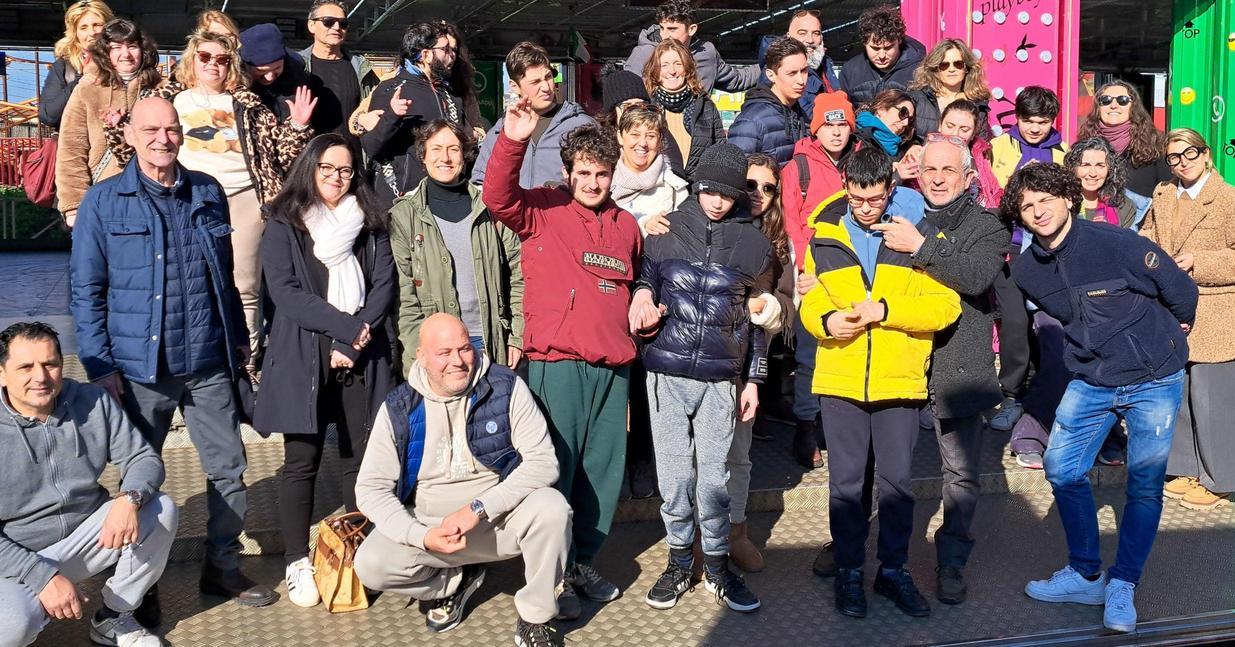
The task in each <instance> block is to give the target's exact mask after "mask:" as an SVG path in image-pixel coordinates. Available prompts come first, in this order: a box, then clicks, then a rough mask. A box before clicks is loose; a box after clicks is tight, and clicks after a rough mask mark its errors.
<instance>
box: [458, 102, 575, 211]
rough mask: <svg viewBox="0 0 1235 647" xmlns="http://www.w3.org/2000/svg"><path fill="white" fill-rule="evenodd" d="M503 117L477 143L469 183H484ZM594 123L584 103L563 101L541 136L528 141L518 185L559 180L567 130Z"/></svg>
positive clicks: (525, 186) (524, 185)
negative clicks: (563, 144)
mask: <svg viewBox="0 0 1235 647" xmlns="http://www.w3.org/2000/svg"><path fill="white" fill-rule="evenodd" d="M504 120H505V117H500V118H498V120H497V123H495V124H493V127H492V128H490V129H489V133H488V134H487V135H485V141H484V143H483V144H481V146H480V154H479V155H477V156H476V164H475V165H474V166H473V167H472V184H484V183H485V169H486V167H488V166H489V156H490V155H492V154H493V147H494V146H497V134H498V133H499V132H501V131H502V123H503V122H504ZM594 123H596V120H595V119H592V118H591V117H589V116H588V115H587V113H585V112H584V111H583V106H581V105H579V104H577V103H575V102H573V101H566V102H564V103H563V104H562V106H561V107H560V108H558V111H557V114H555V115H553V118H552V119H550V120H549V127H548V128H546V129H545V132H544V134H543V135H541V136H540V139H538V140H536V141H533V142H531V143H529V144H528V149H527V155H526V156H525V157H524V158H523V166H522V167H520V169H519V186H520V187H523V188H524V189H534V188H536V187H538V186H544V185H545V183H546V182H561V181H562V138H563V137H565V136H566V133H568V132H570V131H572V130H574V129H576V128H578V127H579V126H586V125H588V124H594Z"/></svg>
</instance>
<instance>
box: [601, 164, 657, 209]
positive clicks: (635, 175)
mask: <svg viewBox="0 0 1235 647" xmlns="http://www.w3.org/2000/svg"><path fill="white" fill-rule="evenodd" d="M664 173H665V156H664V155H657V156H656V161H654V162H652V165H651V166H649V167H647V169H646V170H644V171H643V172H642V173H639V172H636V171H634V170H633V169H631V168H630V167H629V166H626V163H625V162H622V161H621V160H619V161H618V163H617V169H615V170H614V172H613V186H612V189H611V191H612V194H613V201H614V202H623V201H625V200H627V199H629V198H631V197H632V196H635V195H638V194H640V193H643V192H644V191H647V190H649V189H653V188H655V187H656V186H657V185H659V184H660V183H661V182H662V180H663V175H664Z"/></svg>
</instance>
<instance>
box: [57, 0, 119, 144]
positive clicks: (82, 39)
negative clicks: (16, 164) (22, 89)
mask: <svg viewBox="0 0 1235 647" xmlns="http://www.w3.org/2000/svg"><path fill="white" fill-rule="evenodd" d="M112 17H113V16H112V12H111V8H110V7H108V6H107V3H105V2H102V1H101V0H80V1H79V2H75V3H73V5H72V6H70V7H69V8H68V9H67V10H66V11H65V12H64V36H62V37H61V38H60V40H58V41H56V48H55V55H56V61H55V62H54V63H52V64H51V69H50V70H48V74H47V81H45V82H44V83H43V91H42V93H40V94H39V123H40V124H42V125H44V126H49V127H51V128H59V127H60V119H61V116H62V115H63V114H64V107H65V105H66V104H67V103H68V101H69V97H70V96H71V95H72V94H73V89H74V88H76V87H77V83H78V82H79V81H80V80H81V78H82V75H83V74H85V72H86V66H87V65H88V64H89V63H90V57H91V54H90V46H91V44H93V43H94V40H95V39H96V38H98V37H99V34H100V33H102V31H103V25H105V24H107V23H108V22H109V21H111V19H112Z"/></svg>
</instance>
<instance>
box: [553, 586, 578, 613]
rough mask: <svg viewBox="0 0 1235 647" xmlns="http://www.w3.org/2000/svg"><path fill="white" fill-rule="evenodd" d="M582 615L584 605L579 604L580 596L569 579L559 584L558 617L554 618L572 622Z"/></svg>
mask: <svg viewBox="0 0 1235 647" xmlns="http://www.w3.org/2000/svg"><path fill="white" fill-rule="evenodd" d="M582 615H583V603H582V602H579V594H578V593H576V592H575V587H574V585H572V584H571V583H570V580H569V578H564V579H563V580H562V581H561V582H558V584H557V615H556V616H553V617H554V619H556V620H564V621H566V622H570V621H573V620H578V619H579V617H580V616H582Z"/></svg>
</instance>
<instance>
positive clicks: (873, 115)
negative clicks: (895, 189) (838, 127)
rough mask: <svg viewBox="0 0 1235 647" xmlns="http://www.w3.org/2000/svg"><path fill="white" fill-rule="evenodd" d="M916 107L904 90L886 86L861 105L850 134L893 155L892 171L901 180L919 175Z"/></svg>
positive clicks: (890, 155) (920, 148) (889, 155)
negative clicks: (886, 87) (853, 128)
mask: <svg viewBox="0 0 1235 647" xmlns="http://www.w3.org/2000/svg"><path fill="white" fill-rule="evenodd" d="M916 118H917V106H916V105H915V104H914V102H913V97H911V96H909V93H908V92H905V91H904V90H896V89H888V90H883V91H882V92H880V93H879V94H876V95H875V98H873V99H871V100H870V103H867V104H865V105H863V106H861V109H860V110H859V111H858V115H857V124H856V126H857V128H856V129H855V130H854V133H853V136H854V137H856V138H858V140H859V141H861V142H862V143H863V144H866V145H868V146H878V147H879V149H880V150H882V151H883V152H884V153H887V154H888V157H891V158H892V170H894V171H895V172H896V175H897V177H898V178H900V179H901V180H912V179H916V178H917V177H918V154H919V151H921V150H922V147H921V146H920V145H918V144H917V143H916V139H917V138H916V136H915V134H914V133H915V130H914V125H913V124H914V120H915V119H916Z"/></svg>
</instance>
